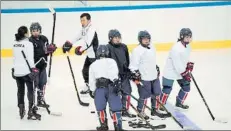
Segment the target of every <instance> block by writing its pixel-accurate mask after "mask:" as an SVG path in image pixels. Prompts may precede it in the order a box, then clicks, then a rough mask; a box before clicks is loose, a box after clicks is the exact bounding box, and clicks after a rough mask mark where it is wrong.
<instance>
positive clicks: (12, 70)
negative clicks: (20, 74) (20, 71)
mask: <svg viewBox="0 0 231 131" xmlns="http://www.w3.org/2000/svg"><path fill="white" fill-rule="evenodd" d="M11 75H12V78H13V79H16V77H15V76H14V68H11Z"/></svg>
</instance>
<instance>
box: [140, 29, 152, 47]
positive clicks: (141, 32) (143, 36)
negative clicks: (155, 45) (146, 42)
mask: <svg viewBox="0 0 231 131" xmlns="http://www.w3.org/2000/svg"><path fill="white" fill-rule="evenodd" d="M143 38H148V39H150V40H151V35H150V34H149V33H148V31H146V30H144V31H140V32H139V33H138V41H139V42H140V44H142V39H143Z"/></svg>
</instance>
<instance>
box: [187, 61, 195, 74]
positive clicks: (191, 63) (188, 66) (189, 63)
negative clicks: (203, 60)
mask: <svg viewBox="0 0 231 131" xmlns="http://www.w3.org/2000/svg"><path fill="white" fill-rule="evenodd" d="M193 68H194V63H193V62H188V63H187V67H186V69H187V70H189V71H190V72H192V71H193Z"/></svg>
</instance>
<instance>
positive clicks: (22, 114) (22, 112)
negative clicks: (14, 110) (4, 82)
mask: <svg viewBox="0 0 231 131" xmlns="http://www.w3.org/2000/svg"><path fill="white" fill-rule="evenodd" d="M18 107H19V116H20V118H21V119H23V118H24V116H25V112H26V110H25V105H24V104H19V106H18Z"/></svg>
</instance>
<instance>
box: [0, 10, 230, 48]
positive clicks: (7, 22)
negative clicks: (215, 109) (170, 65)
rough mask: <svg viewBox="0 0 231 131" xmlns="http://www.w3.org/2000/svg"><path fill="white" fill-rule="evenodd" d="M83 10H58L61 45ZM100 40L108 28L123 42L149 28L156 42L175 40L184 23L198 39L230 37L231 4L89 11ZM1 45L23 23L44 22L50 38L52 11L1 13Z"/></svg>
mask: <svg viewBox="0 0 231 131" xmlns="http://www.w3.org/2000/svg"><path fill="white" fill-rule="evenodd" d="M82 13H83V12H68V13H57V21H56V32H55V43H56V44H57V45H58V46H61V45H62V44H63V43H64V42H65V40H67V39H72V38H73V37H74V36H75V34H76V32H77V31H79V30H80V29H81V25H80V20H79V16H80V14H82ZM89 13H90V14H91V16H92V23H93V24H94V26H95V27H96V28H97V31H98V37H99V40H100V43H101V44H104V43H106V42H107V41H108V31H109V30H110V29H114V28H116V29H119V30H120V32H121V33H122V39H123V42H124V43H126V44H135V43H137V34H138V32H139V31H140V30H148V31H149V32H150V33H151V34H152V40H153V42H158V43H159V42H174V41H176V39H177V37H178V35H179V30H180V29H181V28H182V27H189V28H191V29H192V31H193V39H194V40H197V41H213V40H231V6H222V7H203V8H202V7H200V8H176V9H154V10H131V11H95V12H89ZM1 17H2V19H1V48H2V49H3V48H12V44H13V43H14V34H15V33H16V31H17V28H18V27H19V26H21V25H26V26H28V27H29V26H30V24H31V22H36V21H37V22H39V23H40V24H41V25H42V28H43V29H42V33H43V34H44V35H46V36H47V37H48V38H49V39H51V34H52V24H53V17H52V14H50V13H25V14H1Z"/></svg>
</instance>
